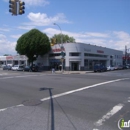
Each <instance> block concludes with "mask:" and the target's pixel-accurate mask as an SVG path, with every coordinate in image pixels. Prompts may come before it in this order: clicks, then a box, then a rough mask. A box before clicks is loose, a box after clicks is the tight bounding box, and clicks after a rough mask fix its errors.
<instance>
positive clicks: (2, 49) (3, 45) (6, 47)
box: [0, 34, 16, 55]
mask: <svg viewBox="0 0 130 130" xmlns="http://www.w3.org/2000/svg"><path fill="white" fill-rule="evenodd" d="M15 45H16V43H15V42H10V41H8V40H7V37H6V36H5V35H3V34H0V55H4V54H16V51H15Z"/></svg>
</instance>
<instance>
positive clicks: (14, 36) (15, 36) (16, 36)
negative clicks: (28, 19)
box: [10, 34, 21, 39]
mask: <svg viewBox="0 0 130 130" xmlns="http://www.w3.org/2000/svg"><path fill="white" fill-rule="evenodd" d="M20 36H21V34H18V35H11V36H10V37H12V38H15V39H18V38H19V37H20Z"/></svg>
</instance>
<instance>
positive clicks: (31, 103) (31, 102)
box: [22, 99, 42, 106]
mask: <svg viewBox="0 0 130 130" xmlns="http://www.w3.org/2000/svg"><path fill="white" fill-rule="evenodd" d="M41 103H42V101H41V100H38V99H30V100H25V101H23V102H22V104H23V105H24V106H37V105H40V104H41Z"/></svg>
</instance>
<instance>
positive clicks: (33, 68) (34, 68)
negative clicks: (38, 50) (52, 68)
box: [23, 64, 39, 72]
mask: <svg viewBox="0 0 130 130" xmlns="http://www.w3.org/2000/svg"><path fill="white" fill-rule="evenodd" d="M23 71H28V72H38V71H39V67H38V66H37V65H35V64H33V65H31V66H25V67H24V69H23Z"/></svg>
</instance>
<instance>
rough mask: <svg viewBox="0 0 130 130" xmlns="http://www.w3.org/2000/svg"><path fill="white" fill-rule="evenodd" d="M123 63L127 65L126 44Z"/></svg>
mask: <svg viewBox="0 0 130 130" xmlns="http://www.w3.org/2000/svg"><path fill="white" fill-rule="evenodd" d="M125 64H126V65H127V46H125Z"/></svg>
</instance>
